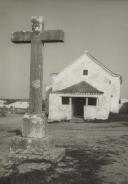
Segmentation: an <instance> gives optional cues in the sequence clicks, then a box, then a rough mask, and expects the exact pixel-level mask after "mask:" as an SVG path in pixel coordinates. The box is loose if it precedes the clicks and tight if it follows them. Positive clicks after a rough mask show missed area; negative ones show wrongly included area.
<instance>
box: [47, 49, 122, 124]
mask: <svg viewBox="0 0 128 184" xmlns="http://www.w3.org/2000/svg"><path fill="white" fill-rule="evenodd" d="M120 84H121V76H120V75H118V74H115V73H113V72H112V71H110V70H109V69H108V68H107V67H105V66H104V65H103V64H102V63H101V62H99V61H98V60H97V59H96V58H94V57H93V56H92V55H91V54H89V53H88V52H85V53H84V54H83V55H82V56H81V57H79V58H78V59H77V60H76V61H75V62H73V64H71V65H70V66H68V67H67V68H65V69H64V70H63V71H62V72H60V73H59V74H57V75H54V76H53V81H52V86H51V91H50V90H49V91H50V94H49V116H48V118H49V120H51V121H54V120H71V119H73V118H83V119H87V120H91V119H107V118H108V116H109V113H110V112H113V113H118V112H119V99H120Z"/></svg>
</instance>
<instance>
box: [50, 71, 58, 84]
mask: <svg viewBox="0 0 128 184" xmlns="http://www.w3.org/2000/svg"><path fill="white" fill-rule="evenodd" d="M57 75H58V73H51V74H50V76H51V77H52V84H53V83H54V81H55V78H56V76H57Z"/></svg>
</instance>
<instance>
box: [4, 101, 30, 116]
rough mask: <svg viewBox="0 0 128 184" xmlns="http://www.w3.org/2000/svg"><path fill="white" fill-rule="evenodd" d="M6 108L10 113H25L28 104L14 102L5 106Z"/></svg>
mask: <svg viewBox="0 0 128 184" xmlns="http://www.w3.org/2000/svg"><path fill="white" fill-rule="evenodd" d="M6 107H7V109H10V111H11V112H16V113H25V112H26V111H27V109H28V107H29V103H28V102H23V101H16V102H13V103H10V104H8V105H6Z"/></svg>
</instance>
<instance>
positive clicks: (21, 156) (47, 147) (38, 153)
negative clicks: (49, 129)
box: [9, 137, 65, 165]
mask: <svg viewBox="0 0 128 184" xmlns="http://www.w3.org/2000/svg"><path fill="white" fill-rule="evenodd" d="M64 155H65V149H64V148H56V147H55V146H54V142H53V140H52V138H51V137H45V138H41V139H39V138H38V139H36V138H33V139H32V138H24V137H14V138H13V139H12V140H11V146H10V153H9V161H10V163H12V164H15V165H19V164H22V163H28V162H38V163H39V162H43V161H44V162H45V161H46V162H53V163H56V162H58V161H60V160H61V159H62V158H63V157H64Z"/></svg>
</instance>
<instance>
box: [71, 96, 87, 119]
mask: <svg viewBox="0 0 128 184" xmlns="http://www.w3.org/2000/svg"><path fill="white" fill-rule="evenodd" d="M84 105H85V97H72V118H84Z"/></svg>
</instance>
